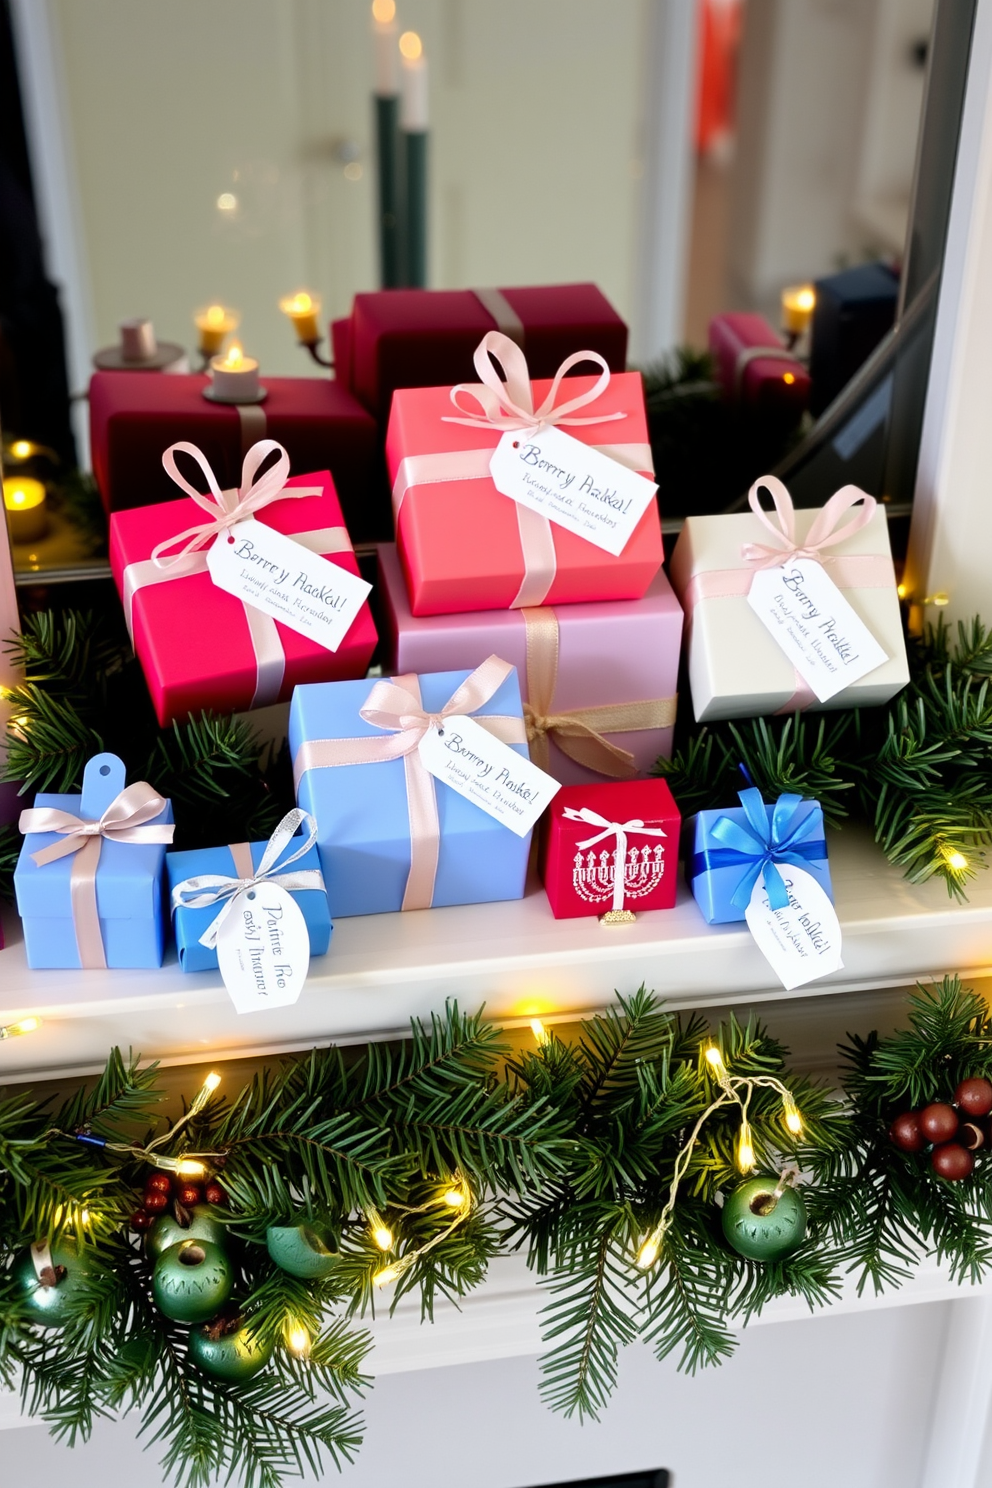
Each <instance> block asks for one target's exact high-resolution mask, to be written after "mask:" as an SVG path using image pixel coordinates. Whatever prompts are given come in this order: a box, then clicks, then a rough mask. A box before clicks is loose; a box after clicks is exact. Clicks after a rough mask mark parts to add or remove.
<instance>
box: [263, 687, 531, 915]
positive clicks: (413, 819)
mask: <svg viewBox="0 0 992 1488" xmlns="http://www.w3.org/2000/svg"><path fill="white" fill-rule="evenodd" d="M457 714H468V715H470V716H472V717H473V718H474V719H475V720H476V722H477V723H479V724H481V725H482V726H483V727H484V728H485V729H487V730H488V731H489V732H490V733H492V734H494V735H496V737H498V738H499V739H501V740H502V741H503V743H505V744H509V745H510V747H511V748H512V749H514V750H515V751H516V753H518V754H520V755H523V757H524V758H526V757H527V742H526V732H525V728H524V719H523V706H522V704H521V701H520V688H519V686H518V684H517V677H516V673H515V671H514V669H513V667H511V666H510V665H508V664H507V663H506V662H503V661H500V660H499V659H498V658H497V657H489V658H488V659H487V660H486V662H485V663H484V664H483V665H482V666H480V667H477V668H476V670H475V671H473V672H465V671H458V672H436V673H431V674H428V675H426V676H421V677H416V676H414V675H412V674H411V675H406V676H397V677H393V678H392V680H391V681H381V682H377V683H375V684H374V685H370V683H369V682H367V681H366V682H334V683H329V684H326V685H324V686H316V687H315V686H304V687H298V688H297V689H296V692H295V693H294V694H293V702H292V706H291V708H290V714H289V747H290V753H291V755H292V759H293V773H294V778H295V780H296V795H297V800H298V802H299V804H300V806H301V807H303V809H304V810H305V811H309V812H310V814H311V816H313V817H314V818H315V820H316V822H317V844H318V847H319V849H320V862H321V867H322V869H323V872H324V881H325V883H326V885H327V897H328V902H329V905H330V911H331V916H332V918H334V919H337V918H338V917H340V916H344V915H359V914H380V913H382V912H383V911H387V910H399V909H405V910H407V909H427V908H430V907H432V906H433V907H437V906H439V905H445V904H481V903H486V902H488V901H490V900H495V899H519V898H520V897H521V896H522V895H523V891H524V879H525V876H526V872H527V858H528V853H529V849H530V833H528V834H527V835H526V836H524V837H518V836H517V835H516V834H515V833H514V832H512V831H511V830H510V829H509V828H508V827H506V826H503V825H502V824H501V823H499V822H497V821H496V820H495V819H494V818H493V817H491V816H489V815H487V813H486V812H484V811H482V810H481V809H480V808H479V807H478V806H476V805H475V804H473V802H471V801H468V800H466V799H465V798H464V797H463V796H461V795H459V794H458V793H457V792H455V791H453V790H451V789H449V788H448V787H447V786H445V785H443V784H441V783H439V782H436V781H435V780H434V778H433V776H432V775H430V774H429V773H428V771H427V770H426V769H425V767H424V765H423V763H422V761H421V758H420V755H419V752H418V745H419V743H420V740H421V739H422V738H423V737H424V735H425V734H426V733H427V732H428V730H429V729H430V727H431V725H432V721H433V720H435V719H437V718H440V719H442V720H443V719H444V718H446V717H452V716H454V715H457Z"/></svg>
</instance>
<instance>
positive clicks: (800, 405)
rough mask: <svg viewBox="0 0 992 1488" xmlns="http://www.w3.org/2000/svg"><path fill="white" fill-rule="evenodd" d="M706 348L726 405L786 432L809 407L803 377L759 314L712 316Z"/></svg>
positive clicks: (805, 374) (801, 369)
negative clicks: (738, 407) (739, 409)
mask: <svg viewBox="0 0 992 1488" xmlns="http://www.w3.org/2000/svg"><path fill="white" fill-rule="evenodd" d="M709 349H710V355H711V356H712V357H713V360H714V362H715V364H716V375H717V381H718V382H719V383H720V386H721V388H722V389H723V395H724V397H725V398H726V399H727V400H728V401H729V402H731V403H734V404H738V405H739V406H740V407H742V408H746V409H747V411H748V414H749V416H751V417H758V418H763V419H767V420H769V421H771V422H772V423H774V424H776V425H781V426H783V427H786V428H789V427H791V426H792V425H793V424H797V423H798V422H799V420H800V419H801V418H802V416H803V413H804V412H805V410H806V405H807V404H808V403H809V389H810V379H809V373H808V372H807V370H806V368H805V367H804V366H803V364H802V362H800V361H798V360H797V358H796V357H794V356H793V354H792V352H791V351H787V350H786V348H785V347H784V346H783V345H782V341H781V339H780V337H779V336H778V335H777V334H776V333H775V331H774V330H773V329H772V327H771V326H770V325H769V324H768V322H767V320H766V319H765V317H764V316H763V315H755V314H754V313H753V312H751V311H744V310H728V311H725V312H724V313H723V314H722V315H714V317H713V319H712V320H711V321H710V324H709Z"/></svg>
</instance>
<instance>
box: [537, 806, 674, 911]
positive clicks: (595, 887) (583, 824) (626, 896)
mask: <svg viewBox="0 0 992 1488" xmlns="http://www.w3.org/2000/svg"><path fill="white" fill-rule="evenodd" d="M570 811H571V812H573V813H575V814H576V815H577V814H579V813H581V812H585V813H586V814H587V815H586V819H585V820H582V819H579V820H576V819H575V816H574V815H573V816H571V817H570V816H569V812H570ZM596 817H598V818H599V820H598V821H596V820H595V818H596ZM590 818H592V819H590ZM634 821H640V822H641V824H642V825H643V826H644V827H648V828H650V829H651V830H650V831H646V832H640V831H638V830H637V828H636V827H634V826H633V825H629V826H628V827H627V830H626V831H625V832H624V833H623V836H622V837H621V836H619V834H618V833H617V832H616V830H615V826H616V825H617V824H619V825H621V826H623V825H624V824H628V823H633V822H634ZM681 823H682V818H681V816H680V815H679V808H678V807H677V806H676V804H675V801H674V799H673V797H672V793H671V791H670V790H669V788H668V786H667V784H666V783H665V781H664V780H614V781H611V782H610V783H609V784H608V785H602V784H601V785H594V786H572V787H571V788H570V789H569V788H566V789H565V790H560V791H559V792H558V794H557V795H556V796H555V798H554V800H553V801H552V802H551V805H550V807H549V808H548V823H547V833H546V836H545V839H544V848H543V851H542V853H541V859H542V862H541V868H542V873H543V877H544V890H545V893H546V894H547V896H548V902H549V904H550V905H551V913H552V914H553V915H554V917H555V919H556V920H568V919H575V918H577V917H578V916H580V915H603V914H608V913H609V912H610V911H611V910H612V909H613V908H614V900H615V898H617V897H622V902H621V903H620V904H619V905H617V906H616V907H617V908H618V909H620V910H621V911H624V910H626V911H627V912H628V913H629V914H637V913H639V912H640V911H641V910H645V909H672V908H674V905H675V895H676V891H677V889H678V867H679V829H680V827H681ZM611 827H613V830H610V828H611ZM597 839H598V840H597ZM621 846H623V849H624V854H623V894H622V896H618V895H617V894H616V893H615V888H616V873H617V869H618V864H617V855H618V852H619V850H620V847H621Z"/></svg>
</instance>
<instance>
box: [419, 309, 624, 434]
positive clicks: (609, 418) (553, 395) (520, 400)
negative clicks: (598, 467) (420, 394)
mask: <svg viewBox="0 0 992 1488" xmlns="http://www.w3.org/2000/svg"><path fill="white" fill-rule="evenodd" d="M494 359H495V361H497V362H499V364H500V367H501V368H502V370H503V377H502V378H501V377H500V376H499V373H498V372H497V371H496V368H495V367H494V366H493V360H494ZM473 361H474V363H475V370H476V372H478V374H479V384H481V386H480V385H477V384H475V383H469V382H460V383H458V384H457V386H456V387H453V388H452V389H451V401H452V403H453V404H454V405H455V407H456V408H457V409H458V412H459V413H460V414H461V417H460V418H455V417H454V416H453V415H452V414H448V415H447V416H446V417H445V418H444V419H443V420H442V422H443V423H446V424H467V425H468V426H469V427H470V428H476V427H478V426H479V425H480V424H482V425H485V424H490V425H492V426H493V427H494V428H496V429H499V430H500V431H501V432H503V433H512V432H513V431H514V430H516V429H525V430H527V431H528V432H529V433H532V434H533V433H536V432H537V431H538V430H539V429H545V428H548V427H549V426H552V425H558V424H562V425H572V426H575V425H578V424H605V423H613V422H614V421H615V420H617V419H622V418H626V417H627V415H626V414H625V413H600V414H595V415H593V416H592V417H591V418H589V417H587V418H576V417H575V414H576V411H577V410H578V409H580V408H585V407H586V405H587V404H589V403H594V402H595V401H596V399H597V398H598V397H599V396H600V394H601V393H603V392H605V390H606V388H607V387H608V386H609V383H610V369H609V366H608V365H607V363H606V359H605V358H604V357H601V356H600V354H599V352H598V351H573V353H572V355H571V356H568V357H566V358H565V360H564V361H563V362H562V364H561V366H560V367H559V368H558V371H557V372H556V373H555V375H554V380H553V381H552V383H551V387H550V388H549V389H548V394H547V397H546V398H545V399H544V402H543V403H542V404H541V406H540V408H538V409H535V408H534V390H533V388H532V386H531V380H530V369H529V368H528V366H527V358H526V357H525V356H524V354H523V352H522V351H521V350H520V347H519V346H518V345H517V344H516V342H515V341H511V340H510V338H509V336H504V335H503V333H502V331H488V332H487V333H486V335H485V336H483V338H482V340H481V341H480V342H479V344H478V346H477V347H476V348H475V354H474V356H473ZM581 362H594V363H595V364H596V366H598V367H599V368H600V374H599V377H598V378H597V379H596V382H595V384H594V385H593V386H592V387H591V388H588V389H587V390H586V391H585V392H584V393H579V394H578V395H577V396H576V397H574V398H569V399H568V400H567V401H566V402H564V403H557V398H558V391H559V389H560V387H561V383H562V379H563V378H564V377H566V376H567V374H568V373H569V372H570V371H571V370H572V368H573V367H576V366H578V365H579V364H580V363H581ZM462 393H467V394H468V396H469V397H470V398H474V400H475V402H476V403H477V404H478V405H479V408H480V409H481V410H482V411H481V413H476V412H474V411H472V410H471V409H468V408H465V407H464V406H463V405H462V404H461V403H460V402H459V397H460V396H461V394H462Z"/></svg>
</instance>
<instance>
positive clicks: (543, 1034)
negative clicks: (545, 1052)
mask: <svg viewBox="0 0 992 1488" xmlns="http://www.w3.org/2000/svg"><path fill="white" fill-rule="evenodd" d="M530 1031H531V1033H532V1034H533V1035H534V1039H535V1042H536V1043H537V1045H538V1047H540V1046H541V1044H546V1043H547V1042H548V1030H547V1029H546V1028H545V1026H544V1024H543V1023H542V1022H541V1020H540V1018H531V1020H530Z"/></svg>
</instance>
